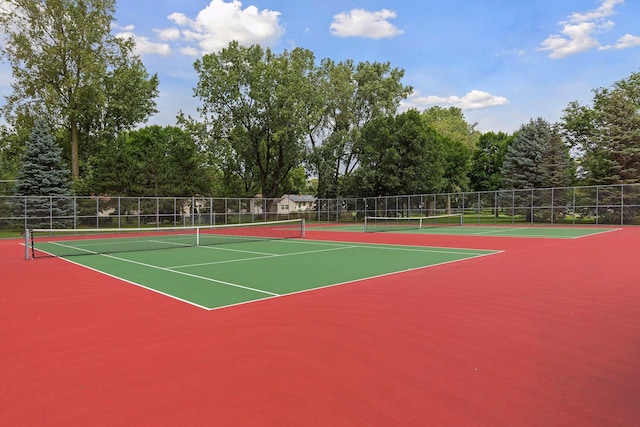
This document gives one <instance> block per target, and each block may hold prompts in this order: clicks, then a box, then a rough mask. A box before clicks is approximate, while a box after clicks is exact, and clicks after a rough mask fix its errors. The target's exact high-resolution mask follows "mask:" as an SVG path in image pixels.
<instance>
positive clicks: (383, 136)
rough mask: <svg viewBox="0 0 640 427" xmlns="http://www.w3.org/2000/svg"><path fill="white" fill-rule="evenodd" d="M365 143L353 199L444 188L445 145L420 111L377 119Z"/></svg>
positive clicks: (353, 182)
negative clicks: (443, 145) (423, 118)
mask: <svg viewBox="0 0 640 427" xmlns="http://www.w3.org/2000/svg"><path fill="white" fill-rule="evenodd" d="M362 139H363V141H365V144H364V145H363V147H364V148H363V152H362V154H361V156H360V167H359V168H358V169H357V170H356V171H355V172H354V173H353V177H352V178H350V181H349V182H350V184H351V185H350V193H349V194H350V195H353V196H356V197H375V196H385V195H393V194H421V193H429V192H433V191H435V190H438V189H439V188H440V187H441V186H442V179H443V173H444V168H443V162H442V160H443V156H444V153H443V147H442V144H443V141H442V139H441V138H440V137H439V136H438V135H437V133H436V131H435V130H434V129H433V128H432V127H431V126H429V125H427V124H426V123H425V122H424V120H422V118H421V116H420V113H418V112H417V111H416V110H409V111H407V112H405V113H402V114H400V115H398V116H395V117H394V116H385V117H377V118H375V119H373V120H372V121H371V122H369V123H368V124H367V125H365V126H364V128H363V129H362Z"/></svg>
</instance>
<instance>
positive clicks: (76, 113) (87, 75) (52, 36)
mask: <svg viewBox="0 0 640 427" xmlns="http://www.w3.org/2000/svg"><path fill="white" fill-rule="evenodd" d="M114 13H115V0H47V1H46V2H43V1H40V0H6V1H5V2H3V6H2V8H0V28H1V29H2V31H3V32H4V34H5V36H6V37H5V42H6V43H5V47H4V49H3V57H4V58H5V59H6V60H8V62H9V63H10V65H11V70H12V75H13V82H12V89H13V91H12V93H11V95H9V96H8V97H7V103H6V105H5V106H4V109H3V110H4V113H5V116H6V117H7V118H8V120H9V121H10V122H11V123H12V124H13V126H14V127H15V128H19V127H20V126H22V124H23V123H25V122H29V120H30V119H29V118H32V117H37V116H40V115H44V116H46V117H48V118H49V119H50V120H52V121H53V122H54V125H56V126H59V127H62V128H64V129H67V131H68V137H69V141H70V151H71V171H72V175H73V177H74V178H78V177H79V176H80V161H79V158H80V156H79V152H80V142H81V141H82V142H84V143H86V144H90V143H91V142H93V141H92V137H94V136H95V133H96V132H98V131H103V130H104V129H107V128H108V129H110V130H112V131H114V132H113V133H115V131H118V130H120V129H126V128H130V127H132V126H134V125H136V124H138V123H140V122H141V121H144V120H145V119H146V118H147V117H148V116H149V115H150V114H151V113H153V112H155V101H154V100H153V99H154V98H155V97H156V96H157V86H158V80H157V77H156V76H152V77H149V76H148V75H147V73H146V70H145V69H144V66H143V65H142V63H141V62H140V60H139V58H137V57H135V55H133V48H134V43H133V40H123V39H119V38H116V37H115V36H113V35H112V34H111V23H112V21H113V14H114Z"/></svg>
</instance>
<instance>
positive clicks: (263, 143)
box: [194, 42, 320, 198]
mask: <svg viewBox="0 0 640 427" xmlns="http://www.w3.org/2000/svg"><path fill="white" fill-rule="evenodd" d="M194 67H195V69H196V71H197V72H198V75H199V81H198V84H197V86H196V88H195V94H196V96H197V97H199V98H200V100H201V101H202V106H201V107H200V108H199V112H200V115H201V117H202V119H203V122H204V124H205V126H206V128H207V130H208V132H209V135H210V137H209V143H210V150H211V151H212V152H214V153H215V155H216V156H217V157H218V163H219V164H220V165H221V167H222V170H223V173H224V174H225V176H226V178H225V180H226V181H227V182H228V183H230V184H234V185H238V186H241V188H239V189H238V190H239V191H238V193H236V194H243V195H246V196H254V195H255V194H258V193H261V194H262V195H263V196H264V197H269V198H275V197H280V196H281V195H282V194H281V193H282V191H283V190H284V189H285V188H286V186H287V183H288V182H289V181H288V180H289V174H290V173H291V171H292V170H294V169H295V168H297V167H298V166H300V165H301V164H302V161H303V154H304V146H305V142H304V136H305V134H306V133H307V131H308V126H309V123H311V122H317V120H318V119H317V116H319V114H320V112H319V111H316V110H314V109H313V107H312V105H313V103H312V102H310V101H311V100H313V99H315V97H316V92H317V90H318V89H319V88H318V87H316V86H314V85H313V81H314V79H313V74H314V72H315V69H314V56H313V54H312V53H311V52H310V51H308V50H305V49H300V48H297V49H294V50H292V51H291V52H289V51H285V52H283V53H282V54H280V55H276V54H274V53H273V52H272V51H271V50H269V49H267V50H263V49H262V48H261V47H260V46H257V45H254V46H251V47H242V46H240V45H239V44H238V43H237V42H232V43H231V44H230V45H229V46H228V47H227V48H225V49H223V50H222V51H220V52H219V53H217V54H208V55H205V56H204V57H203V58H202V59H200V60H198V61H196V63H195V64H194Z"/></svg>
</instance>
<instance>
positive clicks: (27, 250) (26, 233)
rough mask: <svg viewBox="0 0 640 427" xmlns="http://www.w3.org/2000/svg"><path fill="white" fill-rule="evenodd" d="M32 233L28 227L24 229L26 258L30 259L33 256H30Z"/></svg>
mask: <svg viewBox="0 0 640 427" xmlns="http://www.w3.org/2000/svg"><path fill="white" fill-rule="evenodd" d="M30 234H31V232H30V231H29V229H28V228H25V229H24V259H25V260H28V259H30V258H31V257H30V256H29V246H30V245H29V241H30V239H29V235H30Z"/></svg>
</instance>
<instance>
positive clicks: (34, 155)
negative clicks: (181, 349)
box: [16, 119, 72, 227]
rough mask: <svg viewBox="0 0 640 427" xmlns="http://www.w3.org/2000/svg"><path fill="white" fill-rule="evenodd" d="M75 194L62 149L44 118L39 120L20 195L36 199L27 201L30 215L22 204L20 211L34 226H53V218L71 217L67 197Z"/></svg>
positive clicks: (27, 152) (27, 149)
mask: <svg viewBox="0 0 640 427" xmlns="http://www.w3.org/2000/svg"><path fill="white" fill-rule="evenodd" d="M71 194H72V190H71V179H70V176H69V170H68V169H67V168H66V166H65V164H64V162H63V160H62V149H61V148H60V146H59V145H58V144H57V143H56V140H55V138H54V137H53V136H52V135H51V131H50V129H49V125H48V124H47V122H46V121H45V120H44V119H37V120H36V122H35V124H34V127H33V130H32V132H31V134H30V136H29V139H28V140H27V144H26V147H25V151H24V153H23V154H22V157H21V162H20V171H19V173H18V182H17V185H16V195H17V196H35V197H29V198H28V199H27V206H26V212H25V207H24V204H23V203H22V202H21V201H20V203H19V206H17V209H18V211H19V212H20V213H21V214H23V215H25V214H26V216H28V217H30V218H31V220H30V224H29V225H30V226H35V227H40V226H52V227H55V226H56V225H60V224H59V223H55V224H51V223H50V222H49V218H51V217H53V218H61V217H64V216H66V215H67V214H68V212H69V209H70V206H69V200H68V199H67V198H66V196H69V195H71Z"/></svg>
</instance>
